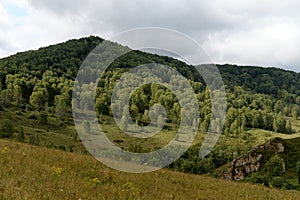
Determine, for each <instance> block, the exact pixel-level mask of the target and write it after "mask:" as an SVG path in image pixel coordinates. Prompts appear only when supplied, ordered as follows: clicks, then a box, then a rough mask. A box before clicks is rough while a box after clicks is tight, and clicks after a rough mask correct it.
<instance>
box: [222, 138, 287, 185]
mask: <svg viewBox="0 0 300 200" xmlns="http://www.w3.org/2000/svg"><path fill="white" fill-rule="evenodd" d="M282 152H284V140H283V139H281V138H274V139H272V140H270V141H268V142H267V143H265V144H262V145H259V146H256V147H255V148H253V149H252V150H251V151H249V152H247V153H246V154H245V155H242V156H240V157H239V158H237V159H235V160H233V161H232V162H231V163H230V166H229V167H228V168H227V170H226V171H225V172H224V173H223V175H222V178H223V179H227V180H243V179H244V178H245V177H246V176H247V175H248V174H251V173H253V172H256V171H258V170H259V169H260V168H261V167H262V166H263V165H264V164H265V162H266V160H267V159H268V158H270V157H271V156H273V155H274V154H276V153H282Z"/></svg>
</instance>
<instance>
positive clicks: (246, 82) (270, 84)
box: [218, 64, 300, 96]
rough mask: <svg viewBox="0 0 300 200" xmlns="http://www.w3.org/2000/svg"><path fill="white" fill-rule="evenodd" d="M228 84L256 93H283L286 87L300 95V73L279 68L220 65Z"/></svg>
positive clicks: (287, 89)
mask: <svg viewBox="0 0 300 200" xmlns="http://www.w3.org/2000/svg"><path fill="white" fill-rule="evenodd" d="M218 68H219V70H220V72H221V74H222V77H223V80H224V82H225V84H226V85H227V86H231V87H234V86H236V85H240V86H242V87H243V88H244V89H247V90H252V91H254V92H256V93H264V94H275V95H276V96H277V95H282V92H283V91H280V90H281V89H284V90H286V91H288V92H289V93H292V94H296V95H297V96H299V95H300V73H296V72H293V71H286V70H283V69H278V68H263V67H253V66H237V65H230V64H226V65H218Z"/></svg>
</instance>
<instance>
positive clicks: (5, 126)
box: [0, 119, 14, 138]
mask: <svg viewBox="0 0 300 200" xmlns="http://www.w3.org/2000/svg"><path fill="white" fill-rule="evenodd" d="M13 128H14V125H13V123H12V121H11V120H9V119H4V120H3V121H2V122H1V124H0V137H7V138H9V137H12V135H13V131H14V130H13Z"/></svg>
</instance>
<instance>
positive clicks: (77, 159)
mask: <svg viewBox="0 0 300 200" xmlns="http://www.w3.org/2000/svg"><path fill="white" fill-rule="evenodd" d="M0 170H1V172H0V180H1V182H0V197H1V199H22V200H23V199H299V198H300V192H296V191H284V190H276V189H270V188H267V187H264V186H262V185H251V184H246V183H236V182H231V181H224V180H219V179H215V178H211V177H207V176H198V175H191V174H184V173H179V172H173V171H169V170H165V169H162V170H159V171H156V172H152V173H147V174H128V173H123V172H119V171H115V170H112V169H109V168H107V167H106V166H104V165H102V164H101V163H99V162H98V161H96V160H95V159H94V158H92V157H91V156H89V155H81V154H76V153H69V152H62V151H59V150H53V149H47V148H42V147H33V146H30V145H26V144H20V143H16V142H11V141H7V140H0Z"/></svg>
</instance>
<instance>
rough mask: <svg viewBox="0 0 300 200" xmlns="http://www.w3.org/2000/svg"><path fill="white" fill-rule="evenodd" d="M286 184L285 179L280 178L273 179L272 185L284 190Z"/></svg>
mask: <svg viewBox="0 0 300 200" xmlns="http://www.w3.org/2000/svg"><path fill="white" fill-rule="evenodd" d="M284 183H285V180H284V178H282V177H279V176H276V177H273V178H272V180H271V185H272V186H273V187H276V188H282V187H283V185H284Z"/></svg>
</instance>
